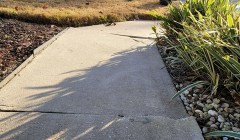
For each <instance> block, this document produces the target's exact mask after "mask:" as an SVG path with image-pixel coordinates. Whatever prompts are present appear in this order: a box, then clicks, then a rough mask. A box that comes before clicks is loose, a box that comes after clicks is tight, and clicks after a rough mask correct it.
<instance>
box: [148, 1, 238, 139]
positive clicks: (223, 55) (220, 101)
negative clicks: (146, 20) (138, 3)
mask: <svg viewBox="0 0 240 140" xmlns="http://www.w3.org/2000/svg"><path fill="white" fill-rule="evenodd" d="M236 7H237V5H236V4H230V3H229V2H228V1H224V0H186V2H185V3H182V4H181V5H180V6H178V7H176V6H170V12H169V14H167V15H166V16H158V15H156V14H154V15H153V16H155V17H156V18H158V19H160V20H163V22H162V24H161V26H162V27H164V28H165V31H164V32H165V35H164V36H161V37H159V33H158V32H157V28H156V27H153V28H152V29H153V31H154V32H155V33H156V35H157V37H158V43H160V44H161V45H159V46H160V47H159V48H160V52H161V54H162V56H163V59H164V61H165V63H166V66H167V68H168V70H169V72H170V74H171V76H172V78H173V79H174V81H175V85H176V88H177V90H178V93H177V94H176V95H175V96H174V97H173V98H175V97H178V96H180V97H181V99H182V101H183V103H184V105H185V107H186V110H187V112H188V114H190V115H192V116H195V117H196V120H197V121H198V123H199V125H200V127H201V128H202V131H203V133H204V134H206V133H208V132H212V133H208V134H206V135H205V136H206V137H208V138H209V137H211V136H224V139H227V137H225V136H228V137H233V138H239V135H240V134H239V132H240V37H239V35H240V26H239V25H240V20H239V19H240V13H239V12H237V11H236V10H235V9H236ZM217 130H221V131H217ZM216 139H217V138H216Z"/></svg>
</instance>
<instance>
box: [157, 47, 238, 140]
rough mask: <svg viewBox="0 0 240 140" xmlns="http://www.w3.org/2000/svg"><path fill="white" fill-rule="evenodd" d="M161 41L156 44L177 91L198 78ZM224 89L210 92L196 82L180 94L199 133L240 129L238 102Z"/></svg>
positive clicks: (236, 130)
mask: <svg viewBox="0 0 240 140" xmlns="http://www.w3.org/2000/svg"><path fill="white" fill-rule="evenodd" d="M164 44H165V43H163V44H160V46H159V51H160V54H161V55H162V57H163V60H164V62H165V64H166V67H167V69H168V71H169V73H170V75H171V77H172V79H173V81H174V84H175V86H176V89H177V91H179V90H181V89H182V88H184V87H186V86H187V85H189V84H190V83H193V82H194V81H198V80H201V79H194V77H196V76H194V73H193V72H192V71H191V70H189V69H188V68H187V67H186V66H185V65H184V63H182V62H181V61H179V60H178V59H176V56H177V54H176V52H175V51H174V50H168V49H167V47H164ZM226 92H227V91H225V90H224V89H219V93H218V94H217V95H211V93H210V90H209V88H208V87H207V86H203V85H200V86H197V87H195V88H192V89H191V90H188V91H185V92H184V93H183V94H181V95H180V98H181V99H182V101H183V104H184V105H185V108H186V112H187V113H188V114H189V115H191V116H194V117H195V118H196V120H197V122H198V124H199V126H200V127H201V129H202V132H203V134H205V133H208V132H211V131H215V130H224V131H227V130H230V131H235V132H240V105H239V103H238V102H237V101H236V100H235V99H234V98H232V97H230V96H229V95H227V94H225V93H226ZM209 139H214V140H215V139H224V140H226V139H230V138H227V137H223V138H209Z"/></svg>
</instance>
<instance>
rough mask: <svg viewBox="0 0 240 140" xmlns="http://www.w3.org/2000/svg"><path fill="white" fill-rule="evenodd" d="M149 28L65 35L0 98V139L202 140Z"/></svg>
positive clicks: (121, 26) (134, 25)
mask: <svg viewBox="0 0 240 140" xmlns="http://www.w3.org/2000/svg"><path fill="white" fill-rule="evenodd" d="M154 24H155V23H154V22H151V21H149V22H147V21H132V22H124V23H118V24H117V25H116V26H109V27H105V26H103V25H98V26H91V27H81V28H70V29H68V30H67V31H66V32H65V33H64V34H62V35H61V36H59V37H58V39H57V40H56V41H55V42H53V43H52V44H51V45H50V46H49V47H48V48H47V49H46V50H44V51H43V52H42V53H41V54H39V55H38V56H37V57H36V58H35V59H34V60H33V61H32V62H31V63H30V64H29V65H28V66H27V67H26V68H24V69H23V70H22V71H21V72H20V73H19V74H18V75H17V76H16V77H15V78H14V79H13V80H11V81H10V82H9V83H8V84H7V85H6V86H5V87H3V88H2V89H1V90H0V110H2V111H1V112H0V126H1V127H0V139H23V140H25V139H100V140H105V139H121V140H122V139H133V140H146V139H149V140H152V139H157V140H159V139H164V140H165V139H169V140H175V139H176V140H193V139H194V140H201V139H203V137H202V134H201V130H200V129H199V127H198V125H197V123H196V121H195V120H194V119H193V118H191V117H189V116H188V115H187V114H186V113H185V109H184V107H183V105H182V103H181V101H180V100H174V101H172V102H169V101H170V99H171V97H172V96H173V95H174V94H175V92H176V91H175V89H174V88H173V85H172V82H171V79H170V77H169V75H168V73H167V71H166V69H165V68H164V64H163V62H162V60H161V57H160V56H159V54H158V51H157V48H156V47H155V46H154V45H152V43H153V40H152V39H151V38H152V37H154V36H153V35H151V28H150V27H151V26H152V25H154Z"/></svg>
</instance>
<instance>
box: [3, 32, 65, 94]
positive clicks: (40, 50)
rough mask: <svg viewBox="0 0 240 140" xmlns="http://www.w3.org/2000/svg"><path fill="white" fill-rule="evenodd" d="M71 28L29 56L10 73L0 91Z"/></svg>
mask: <svg viewBox="0 0 240 140" xmlns="http://www.w3.org/2000/svg"><path fill="white" fill-rule="evenodd" d="M68 29H69V28H66V29H64V30H63V31H61V32H60V33H58V34H57V35H55V36H54V37H53V38H51V39H50V40H48V41H47V42H45V43H44V44H42V45H41V46H39V47H38V48H36V49H35V50H33V54H32V55H31V56H29V58H28V59H26V60H25V61H24V62H23V63H22V64H21V65H20V66H18V67H17V68H16V69H15V70H14V71H13V72H12V73H10V74H9V75H8V76H7V77H6V78H5V79H4V80H3V81H1V82H0V90H1V89H2V88H3V87H4V86H5V85H6V84H7V83H9V82H10V81H11V80H12V79H13V78H14V77H15V76H16V75H17V74H18V73H19V72H20V71H22V70H23V69H24V68H25V67H26V66H27V65H28V64H29V63H31V62H32V61H33V59H34V58H35V57H36V56H37V55H38V54H40V53H41V52H42V51H43V50H44V49H46V48H47V47H48V46H50V45H51V44H52V43H53V42H55V41H56V40H57V39H58V38H59V37H60V36H61V35H62V34H63V33H65V32H66V31H67V30H68Z"/></svg>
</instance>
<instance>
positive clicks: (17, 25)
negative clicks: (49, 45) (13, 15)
mask: <svg viewBox="0 0 240 140" xmlns="http://www.w3.org/2000/svg"><path fill="white" fill-rule="evenodd" d="M62 30H63V28H62V27H57V26H55V25H39V24H33V23H26V22H20V21H18V20H13V19H3V18H0V82H1V81H2V80H3V79H4V78H5V77H6V76H7V75H8V74H10V73H11V72H12V71H13V70H14V69H16V68H17V67H18V66H19V65H20V64H21V63H22V62H24V60H26V59H27V58H28V57H29V56H30V55H31V54H32V52H33V50H34V49H35V48H37V47H38V46H40V45H41V44H43V43H44V42H46V41H47V40H49V39H51V38H52V37H53V36H54V35H56V34H57V33H59V32H60V31H62Z"/></svg>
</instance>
